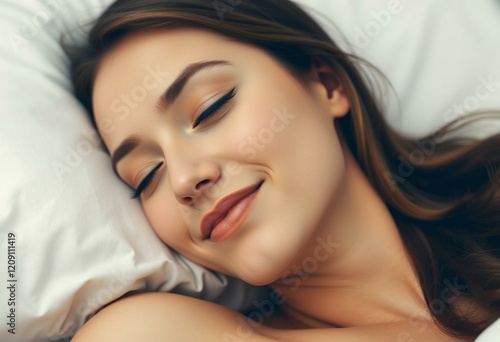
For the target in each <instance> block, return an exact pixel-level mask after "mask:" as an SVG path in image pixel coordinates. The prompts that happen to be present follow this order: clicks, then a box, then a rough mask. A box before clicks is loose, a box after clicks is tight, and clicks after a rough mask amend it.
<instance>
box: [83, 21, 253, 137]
mask: <svg viewBox="0 0 500 342" xmlns="http://www.w3.org/2000/svg"><path fill="white" fill-rule="evenodd" d="M233 45H234V46H238V48H237V49H234V48H231V46H233ZM242 49H243V50H245V49H251V47H249V46H245V45H244V44H241V43H238V42H236V41H232V40H230V39H228V38H227V37H225V36H222V35H219V34H216V33H213V32H211V31H207V30H201V29H188V28H186V29H171V30H163V31H151V32H141V33H134V34H132V35H130V36H128V37H125V38H124V39H123V41H121V42H119V43H118V44H117V45H116V46H115V47H114V48H113V49H112V50H111V51H110V52H108V53H107V54H106V55H105V56H104V58H103V60H102V62H101V64H100V66H99V68H98V70H97V74H96V78H95V81H94V85H93V89H92V93H93V94H92V95H93V96H92V101H93V103H92V105H93V109H94V115H95V119H96V122H97V127H98V128H99V131H100V132H101V135H103V138H104V141H105V143H107V142H108V139H110V138H108V137H107V136H111V138H112V136H113V135H112V134H107V133H109V132H107V131H109V129H103V121H105V120H107V119H109V120H112V121H117V119H116V117H117V116H119V114H120V105H119V104H121V103H126V102H127V100H128V101H132V100H133V99H132V100H130V99H129V98H130V97H134V95H135V97H134V98H140V99H141V101H140V103H137V101H135V102H134V101H132V102H134V103H133V104H132V105H131V106H130V107H131V108H129V109H134V108H135V107H136V106H139V105H140V106H154V102H155V101H156V99H157V98H158V97H159V96H160V95H161V93H162V92H163V91H164V90H165V88H166V87H167V86H168V85H170V84H171V83H172V81H173V80H174V79H175V78H176V77H177V76H178V75H179V73H180V72H181V71H182V70H183V69H184V68H185V67H186V66H187V65H189V64H192V63H197V62H201V61H205V60H234V61H239V60H241V58H240V56H241V53H242V52H244V51H243V50H242ZM127 121H128V120H127ZM118 124H119V122H118Z"/></svg>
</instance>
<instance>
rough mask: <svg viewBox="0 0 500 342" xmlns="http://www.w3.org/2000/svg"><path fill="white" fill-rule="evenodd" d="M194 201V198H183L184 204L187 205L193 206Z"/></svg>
mask: <svg viewBox="0 0 500 342" xmlns="http://www.w3.org/2000/svg"><path fill="white" fill-rule="evenodd" d="M192 201H193V197H189V196H186V197H182V202H184V203H185V204H191V202H192Z"/></svg>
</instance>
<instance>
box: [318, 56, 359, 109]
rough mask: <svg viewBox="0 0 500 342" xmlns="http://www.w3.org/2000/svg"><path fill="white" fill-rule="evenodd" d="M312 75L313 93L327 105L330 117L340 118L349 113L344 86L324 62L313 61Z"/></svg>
mask: <svg viewBox="0 0 500 342" xmlns="http://www.w3.org/2000/svg"><path fill="white" fill-rule="evenodd" d="M312 77H313V83H314V85H313V86H314V89H315V93H316V95H319V96H320V99H321V100H322V101H324V102H325V104H326V105H327V106H328V108H329V110H330V114H331V116H332V118H340V117H343V116H345V115H346V114H347V113H349V110H350V108H351V106H350V104H349V99H348V98H347V94H346V92H345V89H344V86H343V85H342V83H341V82H340V79H339V77H338V76H337V74H336V73H335V72H334V71H333V70H332V69H331V68H330V67H329V66H328V65H327V64H326V63H324V62H321V61H319V62H318V61H316V62H314V65H313V70H312Z"/></svg>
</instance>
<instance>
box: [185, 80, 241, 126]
mask: <svg viewBox="0 0 500 342" xmlns="http://www.w3.org/2000/svg"><path fill="white" fill-rule="evenodd" d="M235 95H236V87H234V88H233V89H231V90H230V91H229V92H228V93H226V94H225V95H222V96H221V97H220V98H218V99H217V100H216V101H215V102H214V103H212V104H211V105H210V106H209V107H208V108H207V109H205V110H204V111H203V112H202V113H201V114H200V115H199V116H198V117H197V118H196V120H195V122H194V125H193V128H196V127H197V126H198V125H200V124H201V123H203V122H204V121H206V120H208V119H210V118H211V117H213V116H214V115H216V114H218V113H219V112H220V110H221V109H222V108H223V107H224V106H225V105H226V104H227V103H228V102H229V101H230V100H231V99H232V98H233V97H234V96H235Z"/></svg>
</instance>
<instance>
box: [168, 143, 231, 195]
mask: <svg viewBox="0 0 500 342" xmlns="http://www.w3.org/2000/svg"><path fill="white" fill-rule="evenodd" d="M181 154H182V152H181ZM167 165H169V166H168V172H169V174H170V183H171V186H172V191H173V192H174V195H175V198H176V199H177V201H178V202H179V203H181V204H184V205H191V204H193V203H194V202H195V201H196V200H197V199H199V198H200V197H201V196H203V192H204V191H206V190H207V189H208V188H210V187H211V186H213V185H214V184H215V183H216V182H217V181H218V180H219V178H220V177H221V170H220V167H219V165H218V164H217V163H216V162H215V161H212V160H208V159H205V160H197V161H193V160H187V158H185V157H184V158H183V157H182V156H179V158H175V160H171V161H170V163H168V162H167Z"/></svg>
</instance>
